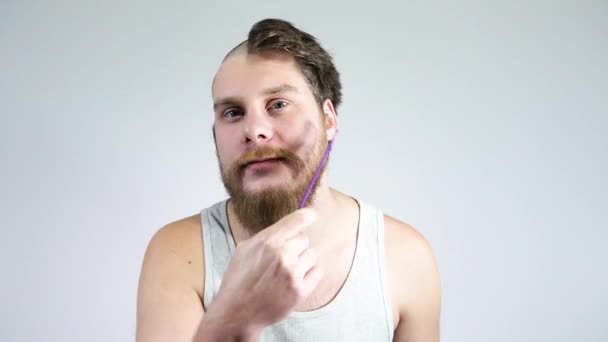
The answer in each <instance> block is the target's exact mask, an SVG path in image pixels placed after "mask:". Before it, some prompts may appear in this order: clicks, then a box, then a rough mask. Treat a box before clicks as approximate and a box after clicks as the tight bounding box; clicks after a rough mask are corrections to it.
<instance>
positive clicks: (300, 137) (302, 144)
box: [290, 121, 319, 157]
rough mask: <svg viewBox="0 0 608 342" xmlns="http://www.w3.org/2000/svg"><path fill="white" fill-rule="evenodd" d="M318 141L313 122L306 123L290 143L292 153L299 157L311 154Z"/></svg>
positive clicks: (317, 133) (316, 130)
mask: <svg viewBox="0 0 608 342" xmlns="http://www.w3.org/2000/svg"><path fill="white" fill-rule="evenodd" d="M318 140H319V132H318V129H317V127H316V126H315V124H314V122H313V121H306V122H305V123H304V124H303V125H302V127H301V128H299V129H298V130H297V131H296V132H295V134H294V138H293V139H292V140H291V141H290V145H291V146H290V147H291V149H292V151H296V153H297V154H298V155H300V156H306V157H308V155H309V154H310V153H312V152H313V150H314V146H315V144H316V142H317V141H318Z"/></svg>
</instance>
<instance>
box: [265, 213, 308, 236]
mask: <svg viewBox="0 0 608 342" xmlns="http://www.w3.org/2000/svg"><path fill="white" fill-rule="evenodd" d="M316 219H317V214H316V213H315V212H314V210H313V209H310V208H304V209H298V210H296V211H294V212H293V213H291V214H289V215H287V216H285V217H283V218H282V219H281V220H279V222H277V223H275V224H273V225H272V226H270V227H268V228H267V229H265V230H263V231H262V232H261V233H260V234H258V235H261V238H265V237H268V236H273V237H274V238H276V239H278V240H282V241H286V240H288V239H290V238H292V237H294V236H295V235H296V234H298V233H299V232H300V231H302V230H303V229H304V228H306V227H308V226H309V225H310V224H312V223H313V222H314V221H315V220H316Z"/></svg>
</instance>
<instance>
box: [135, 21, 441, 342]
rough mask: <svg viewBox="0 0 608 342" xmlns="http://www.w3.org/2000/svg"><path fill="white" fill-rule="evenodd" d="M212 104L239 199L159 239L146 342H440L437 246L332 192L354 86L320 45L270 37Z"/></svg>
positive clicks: (238, 59) (230, 67)
mask: <svg viewBox="0 0 608 342" xmlns="http://www.w3.org/2000/svg"><path fill="white" fill-rule="evenodd" d="M212 96H213V101H214V106H213V107H214V108H213V109H214V113H215V121H214V126H213V134H214V141H215V145H216V150H217V156H218V161H219V165H220V171H221V175H222V180H223V182H224V185H225V187H226V189H227V191H228V193H229V195H230V198H229V200H226V201H222V202H219V203H217V204H215V205H214V206H212V207H210V208H206V209H204V210H202V211H201V213H200V214H196V215H193V216H191V217H188V218H184V219H182V220H180V221H177V222H174V223H171V224H169V225H167V226H165V227H163V228H162V229H160V230H159V231H158V232H157V233H156V234H155V235H154V237H153V238H152V240H151V242H150V244H149V246H148V249H147V251H146V255H145V257H144V262H143V267H142V272H141V277H140V284H139V291H138V310H137V340H138V341H140V342H151V341H258V340H259V341H391V340H392V341H403V342H405V341H408V342H421V341H424V342H427V341H428V342H430V341H438V340H439V311H440V285H439V277H438V273H437V270H436V266H435V261H434V258H433V255H432V251H431V249H430V247H429V245H428V243H427V242H426V241H425V239H424V238H423V237H422V236H421V235H420V234H419V233H418V232H416V230H414V229H413V228H412V227H410V226H409V225H407V224H404V223H402V222H400V221H398V220H396V219H394V218H392V217H390V216H387V215H383V214H382V213H381V212H380V211H378V210H377V209H375V208H373V207H372V206H370V205H368V204H366V203H364V202H362V201H359V200H356V199H354V198H352V197H350V196H348V195H345V194H343V193H340V192H338V191H336V190H334V189H332V188H330V187H329V185H328V175H327V173H326V172H325V166H326V157H327V153H328V152H329V151H328V150H329V149H330V147H331V142H332V141H333V139H335V138H336V133H337V131H338V120H337V113H336V109H337V108H338V106H339V105H340V102H341V85H340V80H339V74H338V71H337V70H336V68H335V66H334V64H333V61H332V58H331V56H330V55H329V54H328V53H327V52H326V51H325V50H324V49H323V48H322V47H321V46H320V45H319V44H318V42H317V40H316V39H315V38H314V37H312V36H311V35H309V34H307V33H305V32H302V31H300V30H298V29H297V28H295V27H294V26H293V25H292V24H290V23H288V22H285V21H282V20H276V19H266V20H262V21H260V22H258V23H256V24H255V25H254V26H253V27H252V29H251V31H250V32H249V36H248V39H247V40H246V41H245V42H243V43H241V44H240V45H238V46H237V47H236V48H234V49H233V50H232V51H231V52H230V53H229V54H228V55H227V56H226V58H225V59H224V61H223V62H222V64H221V66H220V68H219V70H218V72H217V74H216V76H215V79H214V82H213V85H212ZM317 174H320V175H321V176H320V177H318V178H317V177H315V176H316V175H317ZM300 206H303V207H304V208H303V209H298V208H299V207H300Z"/></svg>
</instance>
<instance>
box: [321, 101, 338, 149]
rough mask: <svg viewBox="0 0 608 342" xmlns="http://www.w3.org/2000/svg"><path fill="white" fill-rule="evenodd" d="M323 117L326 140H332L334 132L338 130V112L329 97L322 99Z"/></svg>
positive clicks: (334, 135)
mask: <svg viewBox="0 0 608 342" xmlns="http://www.w3.org/2000/svg"><path fill="white" fill-rule="evenodd" d="M322 109H323V119H324V120H325V130H326V134H327V140H329V141H331V140H334V138H335V137H336V132H337V131H338V114H337V113H336V109H335V108H334V104H333V103H331V100H330V99H325V101H323V108H322Z"/></svg>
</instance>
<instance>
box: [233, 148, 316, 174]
mask: <svg viewBox="0 0 608 342" xmlns="http://www.w3.org/2000/svg"><path fill="white" fill-rule="evenodd" d="M260 159H281V160H283V161H285V162H287V164H289V165H292V166H295V167H302V166H303V165H304V162H303V161H302V160H301V159H300V157H298V156H297V155H296V154H295V153H293V152H291V151H288V150H286V149H282V148H273V147H269V146H257V147H255V148H254V149H251V150H249V151H247V152H245V153H243V154H242V155H241V156H240V157H239V159H237V160H236V161H235V162H234V165H235V166H236V167H238V168H239V169H242V168H244V167H245V166H247V164H249V163H251V162H253V161H255V160H260Z"/></svg>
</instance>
